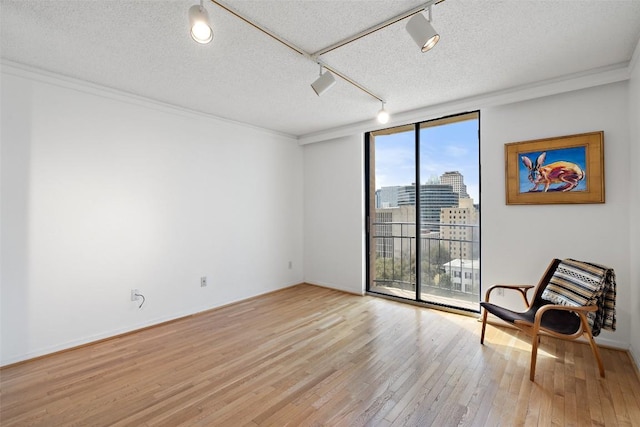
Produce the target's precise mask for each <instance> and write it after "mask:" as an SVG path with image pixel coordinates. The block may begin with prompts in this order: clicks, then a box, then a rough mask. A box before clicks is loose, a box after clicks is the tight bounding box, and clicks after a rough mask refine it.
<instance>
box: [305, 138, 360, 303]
mask: <svg viewBox="0 0 640 427" xmlns="http://www.w3.org/2000/svg"><path fill="white" fill-rule="evenodd" d="M363 165H364V159H363V138H362V135H356V136H351V137H344V138H338V139H334V140H331V141H327V142H323V143H319V144H311V145H307V146H305V147H304V194H305V197H304V255H305V256H304V278H305V282H307V283H313V284H316V285H321V286H327V287H332V288H335V289H340V290H343V291H346V292H351V293H356V294H362V293H363V292H364V208H363V206H364V193H363V191H364V184H363V182H364V173H363Z"/></svg>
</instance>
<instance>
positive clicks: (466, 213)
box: [440, 198, 480, 259]
mask: <svg viewBox="0 0 640 427" xmlns="http://www.w3.org/2000/svg"><path fill="white" fill-rule="evenodd" d="M477 224H478V211H477V209H476V208H475V206H473V199H470V198H468V199H460V204H459V205H458V206H456V207H450V208H443V209H441V210H440V236H441V238H442V240H443V243H444V245H445V247H446V248H447V249H448V250H449V254H450V256H451V258H460V259H475V258H477V257H478V252H479V240H480V236H479V235H478V233H479V231H478V226H477Z"/></svg>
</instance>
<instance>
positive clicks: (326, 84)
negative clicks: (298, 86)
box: [311, 71, 336, 96]
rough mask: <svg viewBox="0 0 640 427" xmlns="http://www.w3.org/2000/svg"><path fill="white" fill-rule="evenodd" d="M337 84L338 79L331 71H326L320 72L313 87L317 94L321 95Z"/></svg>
mask: <svg viewBox="0 0 640 427" xmlns="http://www.w3.org/2000/svg"><path fill="white" fill-rule="evenodd" d="M334 84H336V79H335V77H333V74H331V72H329V71H326V72H325V73H324V74H320V77H318V78H317V79H316V81H315V82H313V83H311V88H313V90H314V91H315V93H316V95H318V96H321V95H322V94H323V93H325V92H326V91H328V90H329V89H331V87H332V86H333V85H334Z"/></svg>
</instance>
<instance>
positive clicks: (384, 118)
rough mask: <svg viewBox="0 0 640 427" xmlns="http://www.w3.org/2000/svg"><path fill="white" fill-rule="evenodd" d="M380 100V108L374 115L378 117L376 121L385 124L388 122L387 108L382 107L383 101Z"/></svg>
mask: <svg viewBox="0 0 640 427" xmlns="http://www.w3.org/2000/svg"><path fill="white" fill-rule="evenodd" d="M381 102H382V108H381V109H380V111H378V115H377V116H376V118H377V119H378V123H380V124H381V125H384V124H387V123H388V122H389V112H388V111H387V110H385V109H384V104H385V102H384V101H381Z"/></svg>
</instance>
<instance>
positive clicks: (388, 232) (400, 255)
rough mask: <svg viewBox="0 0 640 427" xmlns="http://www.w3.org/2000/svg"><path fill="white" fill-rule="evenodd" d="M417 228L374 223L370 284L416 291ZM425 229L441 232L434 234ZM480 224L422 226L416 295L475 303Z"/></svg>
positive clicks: (411, 224) (478, 280) (398, 223)
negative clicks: (418, 289)
mask: <svg viewBox="0 0 640 427" xmlns="http://www.w3.org/2000/svg"><path fill="white" fill-rule="evenodd" d="M415 230H416V225H415V223H413V222H374V223H373V230H372V231H373V233H372V235H371V238H372V250H373V251H375V254H374V255H375V256H374V260H375V268H374V269H373V271H372V286H373V287H376V288H386V289H389V290H392V291H394V292H395V293H397V291H408V292H413V293H415V290H416V282H417V279H416V276H417V271H416V270H417V264H416V232H415ZM429 230H440V231H439V232H433V231H429ZM479 232H480V229H479V226H478V225H471V224H453V223H452V224H449V223H427V224H423V225H422V232H421V233H420V238H419V241H420V245H421V260H420V268H421V294H427V295H433V296H442V297H447V298H455V299H461V300H463V301H465V302H474V303H476V304H477V302H478V296H479V292H480V261H479V258H480V257H479V247H480V243H479V242H480V239H479Z"/></svg>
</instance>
